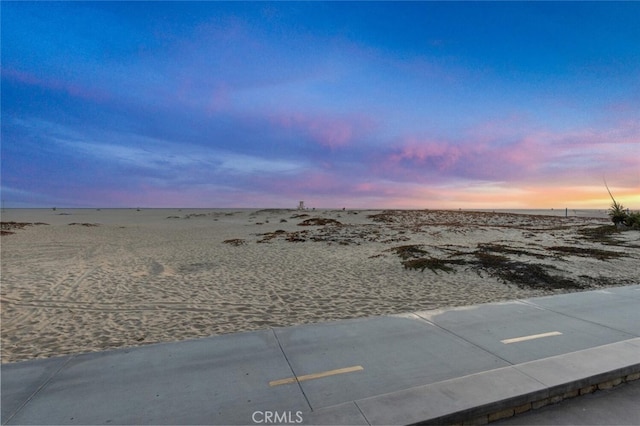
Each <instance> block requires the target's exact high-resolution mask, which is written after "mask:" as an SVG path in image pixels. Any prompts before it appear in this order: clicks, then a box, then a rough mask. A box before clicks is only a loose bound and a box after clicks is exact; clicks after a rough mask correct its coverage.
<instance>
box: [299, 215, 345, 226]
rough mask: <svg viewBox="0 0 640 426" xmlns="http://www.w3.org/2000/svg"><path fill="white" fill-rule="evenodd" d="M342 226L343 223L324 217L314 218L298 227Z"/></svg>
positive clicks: (304, 221)
mask: <svg viewBox="0 0 640 426" xmlns="http://www.w3.org/2000/svg"><path fill="white" fill-rule="evenodd" d="M326 225H333V226H342V223H341V222H339V221H337V220H335V219H328V218H324V217H312V218H311V219H306V220H303V221H302V222H300V223H299V224H298V226H326Z"/></svg>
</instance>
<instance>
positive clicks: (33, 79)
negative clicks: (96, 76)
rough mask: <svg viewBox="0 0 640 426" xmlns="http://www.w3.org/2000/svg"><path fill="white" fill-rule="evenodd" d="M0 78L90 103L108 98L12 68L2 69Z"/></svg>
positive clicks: (80, 86)
mask: <svg viewBox="0 0 640 426" xmlns="http://www.w3.org/2000/svg"><path fill="white" fill-rule="evenodd" d="M2 76H3V77H4V78H7V79H9V80H12V81H16V82H19V83H22V84H27V85H29V86H38V87H42V88H44V89H47V90H54V91H58V92H65V93H66V94H68V95H71V96H73V97H76V98H82V99H87V100H91V101H105V100H107V99H109V98H110V96H109V94H108V93H106V92H104V91H102V90H98V89H95V88H89V87H86V86H83V85H80V84H77V83H74V82H71V81H61V80H58V79H52V78H46V79H45V78H40V77H38V76H36V75H34V74H31V73H28V72H24V71H19V70H16V69H13V68H4V67H3V68H2Z"/></svg>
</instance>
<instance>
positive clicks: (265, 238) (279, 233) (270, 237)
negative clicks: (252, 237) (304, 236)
mask: <svg viewBox="0 0 640 426" xmlns="http://www.w3.org/2000/svg"><path fill="white" fill-rule="evenodd" d="M286 233H287V231H284V230H282V229H278V230H277V231H273V232H267V233H266V234H262V239H261V240H258V242H259V243H268V242H269V241H271V240H273V239H274V238H276V237H278V236H283V235H285V234H286Z"/></svg>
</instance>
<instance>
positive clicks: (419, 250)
mask: <svg viewBox="0 0 640 426" xmlns="http://www.w3.org/2000/svg"><path fill="white" fill-rule="evenodd" d="M423 247H424V246H420V245H404V246H399V247H394V248H392V249H389V250H385V251H390V252H394V253H395V254H397V255H398V257H400V258H401V259H402V260H403V261H402V265H403V266H404V267H405V269H416V270H417V269H420V270H421V271H423V272H424V270H425V269H429V270H431V271H432V272H433V273H436V274H437V271H445V272H454V271H455V269H454V268H453V265H467V266H470V267H471V268H473V269H475V270H476V271H478V273H480V272H482V271H484V272H486V273H488V274H489V275H490V276H492V277H494V278H497V279H498V280H500V281H502V282H505V283H511V284H515V285H517V286H519V287H521V288H546V289H557V288H564V289H581V288H584V287H585V285H584V284H582V283H579V282H577V281H574V280H572V279H569V278H565V277H562V276H560V275H557V274H551V273H550V272H551V271H557V268H555V267H553V266H548V265H540V264H536V263H528V262H523V261H519V260H512V259H510V258H509V257H507V256H505V254H511V255H517V256H522V255H528V256H534V257H538V255H535V254H531V253H528V252H526V251H523V250H517V249H511V248H509V247H506V246H503V245H500V244H478V247H477V250H475V251H473V252H471V253H465V252H461V251H457V252H454V253H453V254H452V255H451V256H450V257H448V258H445V259H441V258H436V257H432V256H429V253H428V252H427V251H426V250H425V249H424V248H423ZM470 256H471V257H470ZM543 257H544V256H543Z"/></svg>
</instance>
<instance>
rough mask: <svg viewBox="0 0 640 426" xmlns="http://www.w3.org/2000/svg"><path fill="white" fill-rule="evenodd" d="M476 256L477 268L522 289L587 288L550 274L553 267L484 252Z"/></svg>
mask: <svg viewBox="0 0 640 426" xmlns="http://www.w3.org/2000/svg"><path fill="white" fill-rule="evenodd" d="M474 254H475V257H476V262H475V266H476V267H477V268H479V269H480V270H484V271H486V272H488V273H489V275H491V276H493V277H495V278H497V279H499V280H501V281H503V282H507V283H512V284H515V285H517V286H518V287H521V288H525V287H534V288H535V287H538V288H548V289H556V288H565V289H580V288H584V287H585V286H584V285H582V284H580V283H578V282H576V281H574V280H571V279H568V278H564V277H561V276H558V275H551V274H549V272H548V271H547V269H556V268H554V267H552V266H545V265H538V264H535V263H525V262H520V261H514V260H510V259H509V258H507V257H506V256H501V255H496V254H492V253H487V252H486V251H482V250H479V251H477V252H475V253H474Z"/></svg>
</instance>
